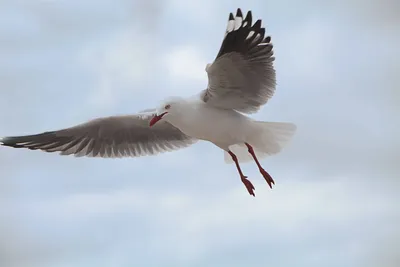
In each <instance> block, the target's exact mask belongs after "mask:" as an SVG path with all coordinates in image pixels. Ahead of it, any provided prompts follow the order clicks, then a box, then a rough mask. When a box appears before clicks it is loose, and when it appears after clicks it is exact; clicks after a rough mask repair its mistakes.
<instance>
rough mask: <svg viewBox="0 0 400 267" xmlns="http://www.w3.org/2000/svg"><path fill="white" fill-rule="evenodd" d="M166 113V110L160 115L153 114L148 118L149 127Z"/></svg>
mask: <svg viewBox="0 0 400 267" xmlns="http://www.w3.org/2000/svg"><path fill="white" fill-rule="evenodd" d="M167 113H168V112H164V113H162V114H160V115H156V116H154V117H153V118H152V119H151V120H150V123H149V125H150V127H151V126H153V125H154V124H156V123H157V122H158V121H159V120H161V119H162V117H163V116H164V115H165V114H167Z"/></svg>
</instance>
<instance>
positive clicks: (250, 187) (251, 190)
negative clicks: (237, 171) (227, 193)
mask: <svg viewBox="0 0 400 267" xmlns="http://www.w3.org/2000/svg"><path fill="white" fill-rule="evenodd" d="M242 182H243V184H244V185H245V186H246V189H247V191H248V192H249V194H250V195H252V196H253V197H255V196H256V194H255V193H254V190H255V188H254V185H253V184H252V183H251V182H250V181H249V180H248V179H247V176H243V177H242Z"/></svg>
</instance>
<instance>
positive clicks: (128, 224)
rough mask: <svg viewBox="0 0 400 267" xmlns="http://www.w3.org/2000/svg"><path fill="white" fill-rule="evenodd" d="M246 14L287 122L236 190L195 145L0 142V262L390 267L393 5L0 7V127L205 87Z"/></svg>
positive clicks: (394, 195) (18, 131)
mask: <svg viewBox="0 0 400 267" xmlns="http://www.w3.org/2000/svg"><path fill="white" fill-rule="evenodd" d="M238 7H241V8H242V10H243V11H244V12H246V11H247V10H248V9H251V10H252V11H253V17H254V18H256V17H257V18H262V19H263V23H264V25H266V27H267V31H268V33H269V34H271V35H272V40H273V43H274V45H275V54H276V64H275V66H276V69H277V79H278V87H277V91H276V94H275V96H274V97H273V99H272V100H271V101H270V102H269V103H268V105H266V106H265V107H264V108H263V109H262V111H261V112H260V113H258V114H256V115H255V116H254V117H256V118H257V119H262V120H269V121H288V122H293V123H295V124H297V126H298V131H297V134H296V135H295V137H294V139H293V140H292V142H291V143H290V145H289V146H288V147H287V148H286V149H285V150H284V151H283V152H282V153H281V154H279V155H277V156H274V157H271V158H267V159H265V160H263V162H262V164H263V165H264V166H265V167H266V169H267V170H268V171H269V172H270V173H271V174H272V176H273V177H274V178H275V181H276V186H275V188H274V189H273V190H270V189H269V188H268V186H267V184H266V183H265V181H264V180H263V178H262V177H261V176H260V174H259V173H258V170H257V168H256V166H255V165H254V164H252V163H247V164H245V165H243V169H244V171H245V173H246V174H247V175H248V176H249V178H250V179H251V181H252V182H253V183H254V185H255V187H256V194H257V196H256V198H252V197H250V196H249V195H248V193H247V192H246V190H245V188H244V186H243V184H242V183H241V182H240V179H239V177H238V175H237V172H236V169H235V167H234V165H228V164H225V163H224V159H223V152H222V151H221V150H219V149H218V148H216V147H213V145H211V144H209V143H202V142H201V143H197V144H196V145H194V146H192V147H190V148H187V149H184V150H180V151H176V152H173V153H167V154H162V155H159V156H157V157H143V158H134V159H120V160H109V159H108V160H107V159H97V158H96V159H91V158H74V157H62V156H59V155H57V154H46V153H43V152H39V151H29V150H17V149H11V148H4V147H3V148H0V237H1V238H0V265H1V266H2V267H37V266H40V267H67V266H68V267H69V266H74V267H81V266H82V267H89V266H96V267H113V266H121V267H128V266H151V267H152V266H171V267H172V266H173V267H179V266H182V267H183V266H184V267H192V266H193V267H197V266H198V267H200V266H216V267H217V266H218V267H224V266H254V267H264V266H288V267H289V266H290V267H293V266H296V267H297V266H298V267H302V266H307V267H310V266H324V267H331V266H332V267H337V266H343V267H347V266H348V267H358V266H363V267H394V266H399V264H400V257H399V255H400V254H399V253H398V252H399V251H398V248H399V247H400V242H399V240H400V229H399V225H400V210H399V208H398V203H399V201H400V196H399V190H400V165H399V160H400V152H399V151H400V140H399V136H400V124H399V123H398V121H399V119H398V118H399V115H400V109H399V103H400V93H399V92H400V91H399V86H400V81H399V80H400V79H399V78H398V76H397V74H398V70H399V69H400V52H399V49H398V44H399V42H400V35H399V33H400V29H399V27H400V26H399V25H400V17H399V15H398V14H399V13H400V2H399V1H397V0H385V1H377V0H376V1H374V0H363V1H361V0H351V1H330V2H329V4H328V2H323V1H314V0H304V1H301V3H300V2H299V1H294V0H292V1H290V0H279V1H264V0H258V1H255V0H254V1H250V0H247V1H226V0H224V1H219V2H218V3H216V2H215V1H211V0H202V1H184V0H146V1H127V0H120V1H111V0H104V1H93V0H87V1H70V0H69V1H66V0H47V1H44V0H43V1H39V0H29V1H28V0H26V1H13V0H1V1H0V136H8V135H22V134H32V133H38V132H43V131H47V130H56V129H59V128H64V127H68V126H72V125H74V124H78V123H81V122H84V121H86V120H88V119H92V118H94V117H100V116H107V115H113V114H125V113H134V112H136V111H139V110H141V109H145V108H152V107H154V106H155V105H157V103H158V100H159V99H163V98H164V97H166V96H169V95H183V96H188V95H192V94H194V93H196V92H198V91H199V90H201V89H204V88H205V86H206V84H207V79H206V73H205V71H204V68H205V65H206V64H207V63H209V62H212V60H213V59H214V58H215V55H216V53H217V52H218V49H219V46H220V43H221V40H222V37H223V34H224V31H225V28H226V20H227V17H228V14H229V12H234V11H235V10H236V8H238Z"/></svg>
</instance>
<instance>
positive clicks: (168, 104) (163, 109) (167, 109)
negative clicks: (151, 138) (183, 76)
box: [149, 97, 182, 126]
mask: <svg viewBox="0 0 400 267" xmlns="http://www.w3.org/2000/svg"><path fill="white" fill-rule="evenodd" d="M181 102H182V99H181V98H177V97H174V98H169V99H167V100H165V101H163V102H161V104H160V105H159V106H158V108H157V109H156V115H155V116H154V117H153V118H152V119H151V120H150V123H149V125H150V126H153V125H154V124H156V123H157V122H159V121H160V120H162V119H166V118H167V117H169V116H171V115H173V114H176V113H177V112H178V110H179V104H180V103H181Z"/></svg>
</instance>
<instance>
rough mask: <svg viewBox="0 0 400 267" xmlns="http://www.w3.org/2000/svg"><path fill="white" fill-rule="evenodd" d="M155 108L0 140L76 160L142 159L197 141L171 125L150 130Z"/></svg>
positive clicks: (158, 126) (4, 143)
mask: <svg viewBox="0 0 400 267" xmlns="http://www.w3.org/2000/svg"><path fill="white" fill-rule="evenodd" d="M154 111H155V110H154V109H149V110H146V111H142V112H141V113H138V114H136V115H128V116H113V117H106V118H100V119H95V120H91V121H89V122H86V123H83V124H80V125H77V126H74V127H70V128H66V129H62V130H57V131H51V132H44V133H40V134H36V135H25V136H13V137H5V138H3V139H0V143H1V144H2V145H3V146H9V147H14V148H28V149H31V150H42V151H45V152H60V154H61V155H72V154H73V155H75V156H77V157H82V156H86V157H102V158H117V157H139V156H145V155H155V154H157V153H161V152H167V151H172V150H177V149H180V148H184V147H187V146H190V145H191V144H193V143H195V142H196V141H197V140H196V139H194V138H191V137H189V136H187V135H185V134H184V133H182V132H181V131H180V130H179V129H177V128H175V127H174V126H172V125H171V124H170V123H168V122H164V121H160V122H159V123H157V124H155V125H154V126H153V127H149V121H150V120H151V118H152V117H153V116H154V115H155V113H154Z"/></svg>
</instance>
